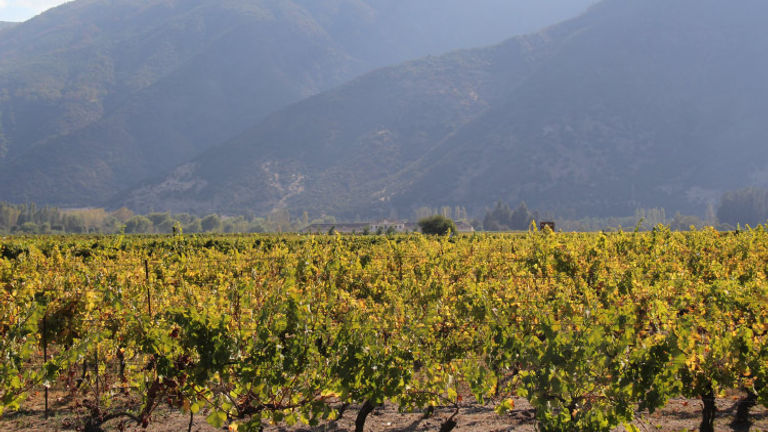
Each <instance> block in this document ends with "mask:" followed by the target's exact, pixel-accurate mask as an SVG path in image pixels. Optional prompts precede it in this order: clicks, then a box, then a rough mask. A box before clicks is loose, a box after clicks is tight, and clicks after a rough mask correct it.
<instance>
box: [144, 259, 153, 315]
mask: <svg viewBox="0 0 768 432" xmlns="http://www.w3.org/2000/svg"><path fill="white" fill-rule="evenodd" d="M144 276H145V277H146V278H147V310H148V311H149V317H150V318H152V294H151V293H150V291H149V260H144Z"/></svg>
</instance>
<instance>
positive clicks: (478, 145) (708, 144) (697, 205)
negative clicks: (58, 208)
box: [114, 0, 768, 218]
mask: <svg viewBox="0 0 768 432" xmlns="http://www.w3.org/2000/svg"><path fill="white" fill-rule="evenodd" d="M766 13H768V3H766V2H764V1H762V0H743V1H740V2H728V3H726V2H722V1H720V0H606V1H603V2H601V3H600V4H598V5H596V6H594V7H592V8H590V9H589V11H588V12H587V13H585V14H583V15H581V16H579V17H577V18H575V19H572V20H569V21H566V22H564V23H562V24H559V25H556V26H553V27H550V28H547V29H545V30H543V31H540V32H537V33H532V34H530V35H528V36H521V37H516V38H513V39H510V40H507V41H506V42H503V43H501V44H498V45H495V46H492V47H489V48H481V49H472V50H464V51H457V52H453V53H450V54H447V55H443V56H439V57H427V58H423V59H420V60H416V61H412V62H408V63H405V64H401V65H397V66H393V67H388V68H384V69H380V70H376V71H373V72H371V73H368V74H366V75H364V76H362V77H359V78H357V79H355V80H353V81H351V82H348V83H346V84H344V85H342V86H340V87H338V88H335V89H332V90H330V91H326V92H323V93H321V94H319V95H316V96H313V97H310V98H308V99H306V100H303V101H301V102H298V103H296V104H293V105H291V106H289V107H286V108H284V109H282V110H280V111H277V112H275V113H273V114H271V115H269V116H268V117H267V118H266V119H264V120H263V121H260V122H257V123H256V124H255V125H254V126H252V127H251V128H250V129H248V130H247V131H246V132H244V133H242V134H241V135H240V136H238V137H236V138H234V139H232V140H230V141H229V142H227V143H225V144H223V145H221V146H218V147H215V148H212V149H210V150H208V151H206V152H205V153H203V154H202V155H201V156H199V157H197V158H195V159H192V160H191V161H189V162H187V163H184V164H181V165H179V166H178V167H177V168H176V169H174V170H173V171H172V172H171V173H170V174H169V175H167V176H165V177H163V178H160V179H157V180H155V181H152V182H147V183H144V184H143V185H141V186H140V187H138V188H136V189H135V190H133V191H130V192H128V193H125V194H121V195H119V197H118V198H117V199H116V200H115V201H114V203H115V204H116V205H117V204H118V203H119V204H127V205H129V206H130V207H132V208H137V209H140V210H174V211H192V212H196V213H205V212H209V211H214V210H216V211H223V212H231V213H237V212H243V211H256V212H261V213H263V212H269V211H271V210H274V209H283V208H284V209H289V210H296V211H300V210H308V211H311V212H312V214H322V213H326V214H332V215H337V216H341V217H343V218H357V217H372V216H382V215H390V214H393V213H396V214H399V215H403V216H409V215H411V214H413V210H414V209H415V208H417V207H420V206H431V207H436V206H454V205H463V206H466V207H468V208H470V209H482V208H484V207H486V206H490V205H492V204H493V202H494V201H496V200H504V201H508V202H517V201H526V202H527V203H528V204H529V206H530V207H534V208H538V209H542V210H546V211H550V212H554V213H556V214H558V215H565V216H573V217H579V216H585V215H593V216H601V215H605V216H608V215H626V214H632V212H634V210H635V209H637V208H642V207H665V208H667V209H670V210H678V211H690V212H702V213H703V209H704V208H705V207H706V206H707V205H708V204H712V203H713V202H715V201H716V200H717V199H718V198H719V196H720V194H721V193H722V192H723V191H724V190H727V189H729V188H738V187H742V186H744V185H753V186H765V185H768V151H766V150H765V147H764V145H765V144H764V143H763V140H764V139H765V136H766V135H768V125H766V123H765V121H764V118H766V116H768V86H766V85H765V81H764V77H765V76H768V75H767V74H768V58H767V57H766V56H765V55H764V53H765V52H768V38H766V37H765V36H764V26H763V23H762V19H761V17H763V16H765V15H766Z"/></svg>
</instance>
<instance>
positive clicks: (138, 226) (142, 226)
mask: <svg viewBox="0 0 768 432" xmlns="http://www.w3.org/2000/svg"><path fill="white" fill-rule="evenodd" d="M152 228H153V227H152V221H151V220H149V219H148V218H146V217H144V216H134V217H132V218H130V219H128V221H127V222H126V223H125V232H126V233H128V234H141V233H148V232H151V231H152Z"/></svg>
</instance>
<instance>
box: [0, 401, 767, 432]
mask: <svg viewBox="0 0 768 432" xmlns="http://www.w3.org/2000/svg"><path fill="white" fill-rule="evenodd" d="M51 406H52V408H51V410H50V413H51V415H50V417H49V418H48V419H47V420H46V419H44V418H43V410H42V405H41V404H40V406H33V409H31V410H29V411H24V412H20V413H15V414H11V415H6V416H4V417H2V418H0V431H3V432H5V431H7V432H15V431H28V432H40V431H74V430H77V427H78V425H79V424H82V423H81V421H80V418H79V417H78V415H82V414H83V412H82V411H78V410H77V409H73V408H72V407H71V406H67V405H66V404H64V403H59V404H58V405H57V404H56V403H55V400H54V402H53V403H52V405H51ZM717 407H718V417H717V421H716V423H715V430H717V431H746V430H751V431H768V410H766V409H765V408H764V407H762V406H758V407H755V408H754V409H753V410H752V420H753V422H754V424H753V425H752V427H751V428H750V429H746V428H744V427H741V428H738V427H733V426H731V425H730V423H731V422H732V420H733V416H734V414H735V412H736V408H735V401H734V400H733V399H719V400H718V401H717ZM701 408H702V404H701V402H700V401H698V400H685V399H675V400H672V401H670V403H669V404H668V405H667V407H665V408H664V409H663V410H661V411H659V412H656V413H654V414H652V415H651V414H648V413H647V412H645V413H642V412H641V413H638V420H636V421H635V425H636V426H638V428H639V429H640V430H641V431H664V432H680V431H695V430H698V425H699V421H700V418H701V417H700V416H701ZM356 414H357V412H356V409H355V407H351V408H350V409H348V410H347V411H346V412H345V413H344V415H343V416H342V418H341V419H340V420H339V421H337V422H332V423H328V424H323V425H320V426H317V427H314V428H311V427H308V426H294V427H287V426H284V425H274V426H269V427H267V428H265V431H266V432H346V431H354V429H355V426H354V421H355V416H356ZM452 414H453V410H452V409H438V410H436V411H435V413H434V414H433V415H432V416H431V417H425V416H424V414H423V413H421V412H418V413H399V412H398V411H397V408H396V407H395V406H392V405H384V406H381V407H378V408H376V410H375V411H374V412H373V413H372V414H371V415H370V416H369V417H368V420H367V422H366V431H370V432H373V431H375V432H378V431H382V432H385V431H386V432H427V431H438V430H439V429H440V426H441V424H442V423H443V422H444V421H445V420H446V419H448V418H449V417H450V416H451V415H452ZM189 420H190V419H189V416H188V415H184V414H181V413H178V412H175V411H170V410H168V409H159V410H158V411H157V412H156V414H155V416H154V417H153V419H152V423H151V424H150V425H149V427H148V428H147V429H142V428H141V427H139V426H136V425H135V424H131V423H128V422H125V423H123V424H122V425H121V424H120V423H121V422H120V421H119V420H113V421H111V422H109V423H108V424H107V425H105V427H104V429H105V430H106V431H120V430H124V431H135V432H138V431H148V432H183V431H187V430H188V426H189ZM456 422H457V423H458V425H457V426H456V428H455V429H454V431H456V432H509V431H521V432H534V431H535V430H536V427H535V419H534V411H533V409H532V408H531V406H530V405H529V404H528V403H527V402H526V401H525V400H524V399H517V400H516V401H515V409H514V410H513V411H511V412H510V413H508V414H506V415H503V416H499V415H497V414H496V413H494V411H493V407H492V406H479V405H470V404H467V405H466V406H462V407H461V410H460V412H459V415H458V416H456ZM192 430H193V431H197V432H212V431H220V430H221V429H216V428H214V427H212V426H209V425H208V424H207V423H206V422H205V415H203V414H199V415H197V416H195V417H194V418H193V425H192ZM623 430H624V428H618V429H617V431H623Z"/></svg>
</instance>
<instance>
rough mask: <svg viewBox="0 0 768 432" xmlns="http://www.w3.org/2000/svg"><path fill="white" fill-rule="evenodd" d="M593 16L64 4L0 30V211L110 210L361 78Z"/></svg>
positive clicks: (150, 1) (233, 0) (453, 4)
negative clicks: (30, 205)
mask: <svg viewBox="0 0 768 432" xmlns="http://www.w3.org/2000/svg"><path fill="white" fill-rule="evenodd" d="M589 3H591V0H553V1H549V2H547V3H546V4H542V3H540V2H532V1H529V0H512V1H511V0H479V1H473V2H466V1H463V0H410V1H408V2H400V1H390V0H323V1H316V0H184V1H169V0H77V1H73V2H69V3H66V4H64V5H61V6H59V7H57V8H54V9H52V10H50V11H47V12H45V13H43V14H41V15H39V16H37V17H35V18H33V19H31V20H29V21H27V22H24V23H20V24H17V25H14V26H12V27H8V28H6V29H5V30H2V33H0V200H5V201H12V202H36V203H38V204H53V205H60V206H70V207H81V206H99V205H103V204H104V203H105V202H108V201H109V200H114V196H115V195H116V194H117V193H119V192H121V191H125V190H130V189H131V188H133V187H134V186H136V185H137V184H140V183H141V182H145V181H147V180H148V179H151V178H157V177H161V176H163V175H165V173H167V172H168V171H169V170H171V169H173V168H174V167H176V166H178V165H179V164H182V163H187V162H189V161H190V160H192V159H193V158H195V157H197V156H199V155H200V154H201V153H203V152H205V151H207V150H209V149H210V148H212V147H214V146H217V145H219V144H221V143H222V142H225V141H227V140H229V139H230V138H232V137H235V136H238V135H239V134H240V133H242V131H243V130H245V129H247V128H249V127H250V126H252V125H253V124H256V123H258V122H260V121H262V120H263V119H264V118H265V117H266V116H267V115H269V114H270V113H273V112H275V111H276V110H278V109H280V108H282V107H284V106H287V105H288V104H290V103H293V102H297V101H300V100H302V99H304V98H306V97H309V96H312V95H315V94H317V93H319V92H321V91H324V90H329V89H332V88H334V87H335V86H338V85H340V84H343V83H344V82H347V81H349V80H350V79H352V78H353V77H355V76H358V75H360V74H362V73H364V72H367V71H371V70H373V69H375V68H377V67H380V66H384V65H392V64H397V63H400V62H402V61H404V60H407V59H409V58H413V57H419V56H424V55H428V54H440V53H443V52H445V51H449V50H452V49H455V48H460V47H469V46H477V45H483V44H489V43H491V42H495V41H498V40H501V39H503V38H506V37H509V36H511V35H514V34H517V33H520V32H525V31H532V30H534V29H535V28H537V27H539V26H543V25H547V24H551V23H554V22H556V21H558V20H560V19H563V18H566V17H568V16H572V15H575V14H576V13H577V12H578V11H579V10H581V9H583V8H585V7H586V6H587V5H588V4H589ZM260 207H263V206H260ZM228 208H234V207H233V206H228Z"/></svg>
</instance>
